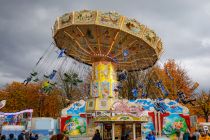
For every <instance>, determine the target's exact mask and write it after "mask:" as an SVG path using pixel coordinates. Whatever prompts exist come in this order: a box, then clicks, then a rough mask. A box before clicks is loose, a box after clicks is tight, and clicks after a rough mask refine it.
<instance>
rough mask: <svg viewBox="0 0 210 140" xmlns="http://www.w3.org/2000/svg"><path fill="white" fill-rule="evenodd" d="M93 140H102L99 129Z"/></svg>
mask: <svg viewBox="0 0 210 140" xmlns="http://www.w3.org/2000/svg"><path fill="white" fill-rule="evenodd" d="M92 140H102V138H101V136H100V133H99V130H98V129H96V131H95V134H94V136H93V138H92Z"/></svg>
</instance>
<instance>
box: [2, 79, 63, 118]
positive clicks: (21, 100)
mask: <svg viewBox="0 0 210 140" xmlns="http://www.w3.org/2000/svg"><path fill="white" fill-rule="evenodd" d="M40 89H41V84H28V85H27V86H25V85H23V84H21V83H19V82H13V83H11V84H8V85H7V86H6V87H5V88H4V89H2V90H0V100H7V103H6V106H5V107H4V108H2V109H1V111H2V112H17V111H21V110H24V109H33V116H35V117H44V116H48V117H59V116H60V112H61V109H62V108H63V103H62V101H61V92H60V90H59V89H54V90H53V91H51V92H50V93H49V94H48V95H46V94H43V93H40Z"/></svg>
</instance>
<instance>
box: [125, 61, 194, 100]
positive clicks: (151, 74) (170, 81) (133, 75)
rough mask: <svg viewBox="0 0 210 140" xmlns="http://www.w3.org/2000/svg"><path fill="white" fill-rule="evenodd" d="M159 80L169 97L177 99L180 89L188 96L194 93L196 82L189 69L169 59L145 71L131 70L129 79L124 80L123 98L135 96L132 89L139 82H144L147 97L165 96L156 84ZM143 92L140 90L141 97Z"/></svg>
mask: <svg viewBox="0 0 210 140" xmlns="http://www.w3.org/2000/svg"><path fill="white" fill-rule="evenodd" d="M159 81H161V82H162V85H163V86H164V87H165V90H167V91H168V93H169V95H168V96H167V98H170V99H176V98H177V92H178V91H182V92H184V93H185V94H186V95H187V96H191V94H192V93H193V90H191V87H192V86H193V84H194V83H193V82H192V80H191V79H190V77H189V76H188V75H187V71H186V70H185V69H183V68H182V67H181V66H180V65H179V64H177V63H176V62H175V61H174V60H168V61H167V62H166V63H164V66H163V67H160V66H159V65H155V66H153V67H152V68H149V69H148V70H145V71H144V72H141V71H140V72H130V73H129V74H128V79H127V81H126V82H123V86H124V87H123V91H122V95H123V98H128V99H132V98H133V96H132V93H131V91H132V89H133V88H136V87H137V83H138V82H140V83H143V84H144V88H145V90H146V92H147V95H146V97H145V98H152V99H156V98H159V97H160V98H161V97H162V98H164V95H163V93H162V92H161V90H160V89H158V88H157V85H156V84H157V82H159ZM141 93H142V91H140V93H139V97H141Z"/></svg>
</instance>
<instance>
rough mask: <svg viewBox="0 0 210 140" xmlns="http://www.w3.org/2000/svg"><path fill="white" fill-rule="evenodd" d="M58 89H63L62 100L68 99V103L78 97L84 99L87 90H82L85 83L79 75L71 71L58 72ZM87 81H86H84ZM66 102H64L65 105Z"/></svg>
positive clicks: (76, 99)
mask: <svg viewBox="0 0 210 140" xmlns="http://www.w3.org/2000/svg"><path fill="white" fill-rule="evenodd" d="M59 83H60V89H61V90H62V91H63V97H64V98H63V100H65V99H67V100H69V103H73V102H75V101H78V100H80V99H85V97H86V96H87V94H88V93H87V92H88V91H84V92H86V93H84V92H83V91H82V90H84V86H86V85H85V83H84V81H82V80H81V79H80V77H79V75H78V74H77V73H75V72H73V71H69V72H66V73H59ZM86 83H87V82H86ZM67 105H68V104H65V106H67Z"/></svg>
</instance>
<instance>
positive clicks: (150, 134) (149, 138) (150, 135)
mask: <svg viewBox="0 0 210 140" xmlns="http://www.w3.org/2000/svg"><path fill="white" fill-rule="evenodd" d="M146 140H155V136H154V135H153V132H152V131H150V133H149V134H148V135H147V136H146Z"/></svg>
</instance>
